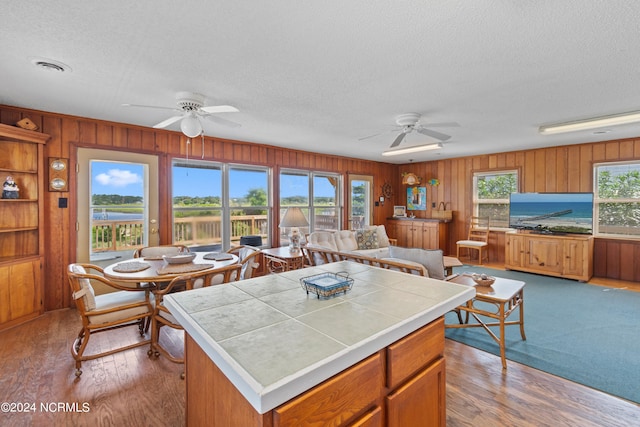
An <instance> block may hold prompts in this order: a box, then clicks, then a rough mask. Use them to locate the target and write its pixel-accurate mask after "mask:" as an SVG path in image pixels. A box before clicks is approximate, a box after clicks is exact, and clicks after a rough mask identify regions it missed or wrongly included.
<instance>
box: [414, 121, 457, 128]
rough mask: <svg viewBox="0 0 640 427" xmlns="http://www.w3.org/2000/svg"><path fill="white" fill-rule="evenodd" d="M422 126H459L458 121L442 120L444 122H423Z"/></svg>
mask: <svg viewBox="0 0 640 427" xmlns="http://www.w3.org/2000/svg"><path fill="white" fill-rule="evenodd" d="M421 125H422V127H425V128H459V127H460V123H458V122H442V123H422V124H421Z"/></svg>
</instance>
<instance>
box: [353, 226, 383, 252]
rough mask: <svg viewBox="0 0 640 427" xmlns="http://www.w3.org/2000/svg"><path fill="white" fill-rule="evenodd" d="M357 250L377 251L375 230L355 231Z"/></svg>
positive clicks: (376, 233)
mask: <svg viewBox="0 0 640 427" xmlns="http://www.w3.org/2000/svg"><path fill="white" fill-rule="evenodd" d="M356 241H357V242H358V249H378V247H379V246H378V232H377V230H356Z"/></svg>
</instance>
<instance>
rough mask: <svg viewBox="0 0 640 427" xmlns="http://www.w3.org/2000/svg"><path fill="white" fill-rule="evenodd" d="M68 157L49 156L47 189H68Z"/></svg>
mask: <svg viewBox="0 0 640 427" xmlns="http://www.w3.org/2000/svg"><path fill="white" fill-rule="evenodd" d="M68 165H69V159H57V158H53V157H49V191H68V186H69V167H68Z"/></svg>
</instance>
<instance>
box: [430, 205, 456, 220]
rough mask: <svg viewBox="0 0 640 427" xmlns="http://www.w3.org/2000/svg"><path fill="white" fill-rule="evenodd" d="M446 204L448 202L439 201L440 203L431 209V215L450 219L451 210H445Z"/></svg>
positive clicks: (451, 215)
mask: <svg viewBox="0 0 640 427" xmlns="http://www.w3.org/2000/svg"><path fill="white" fill-rule="evenodd" d="M448 204H449V202H446V203H445V202H440V204H439V205H438V209H434V210H432V211H431V217H432V218H436V219H444V220H448V221H451V219H452V218H453V211H451V210H447V205H448Z"/></svg>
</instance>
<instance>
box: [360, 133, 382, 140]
mask: <svg viewBox="0 0 640 427" xmlns="http://www.w3.org/2000/svg"><path fill="white" fill-rule="evenodd" d="M383 133H384V132H379V133H374V134H373V135H367V136H363V137H362V138H358V141H364V140H365V139H369V138H373V137H374V136H378V135H382V134H383Z"/></svg>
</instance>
